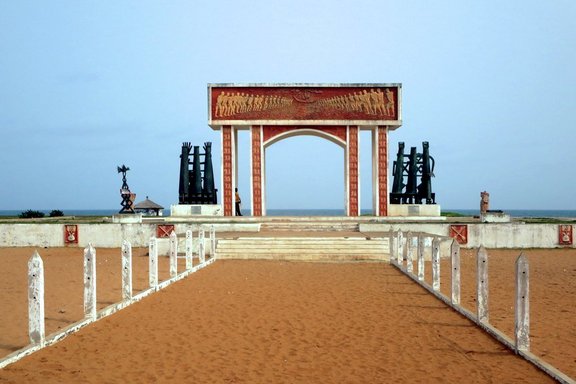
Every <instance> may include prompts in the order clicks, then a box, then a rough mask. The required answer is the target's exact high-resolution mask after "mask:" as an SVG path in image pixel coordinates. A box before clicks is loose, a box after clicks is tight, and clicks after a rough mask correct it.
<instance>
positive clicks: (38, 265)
mask: <svg viewBox="0 0 576 384" xmlns="http://www.w3.org/2000/svg"><path fill="white" fill-rule="evenodd" d="M28 335H29V336H30V342H31V343H32V344H40V345H42V344H44V336H45V326H44V263H43V262H42V258H41V257H40V255H39V254H38V252H36V251H35V252H34V254H33V255H32V257H30V260H28Z"/></svg>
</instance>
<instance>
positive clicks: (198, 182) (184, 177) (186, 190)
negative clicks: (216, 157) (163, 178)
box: [178, 142, 218, 204]
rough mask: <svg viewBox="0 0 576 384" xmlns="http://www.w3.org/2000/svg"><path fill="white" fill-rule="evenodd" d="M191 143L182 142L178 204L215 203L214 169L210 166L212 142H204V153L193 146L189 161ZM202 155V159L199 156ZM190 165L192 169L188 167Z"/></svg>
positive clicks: (216, 199) (216, 200) (216, 201)
mask: <svg viewBox="0 0 576 384" xmlns="http://www.w3.org/2000/svg"><path fill="white" fill-rule="evenodd" d="M191 151H192V144H191V143H182V152H181V154H180V185H179V188H178V203H179V204H217V203H218V197H217V194H216V193H217V192H218V190H217V189H216V188H215V187H214V170H213V168H212V143H210V142H207V143H204V153H200V147H199V146H194V150H193V151H192V161H190V152H191ZM201 156H204V161H200V157H201ZM190 165H192V169H190Z"/></svg>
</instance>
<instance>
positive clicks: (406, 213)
mask: <svg viewBox="0 0 576 384" xmlns="http://www.w3.org/2000/svg"><path fill="white" fill-rule="evenodd" d="M440 213H441V209H440V205H438V204H390V205H389V206H388V216H397V217H439V216H440Z"/></svg>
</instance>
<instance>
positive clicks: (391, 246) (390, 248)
mask: <svg viewBox="0 0 576 384" xmlns="http://www.w3.org/2000/svg"><path fill="white" fill-rule="evenodd" d="M394 238H395V237H394V231H392V228H390V238H389V239H388V254H389V255H390V261H392V260H395V259H396V252H395V251H396V249H395V248H394Z"/></svg>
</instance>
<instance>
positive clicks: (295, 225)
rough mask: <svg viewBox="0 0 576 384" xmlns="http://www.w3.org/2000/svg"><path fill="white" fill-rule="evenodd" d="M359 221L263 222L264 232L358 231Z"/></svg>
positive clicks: (261, 228) (262, 229)
mask: <svg viewBox="0 0 576 384" xmlns="http://www.w3.org/2000/svg"><path fill="white" fill-rule="evenodd" d="M358 228H359V224H358V222H350V221H342V222H338V221H278V222H274V221H271V222H267V223H262V225H261V227H260V231H262V232H327V231H340V232H342V231H346V232H358Z"/></svg>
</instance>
